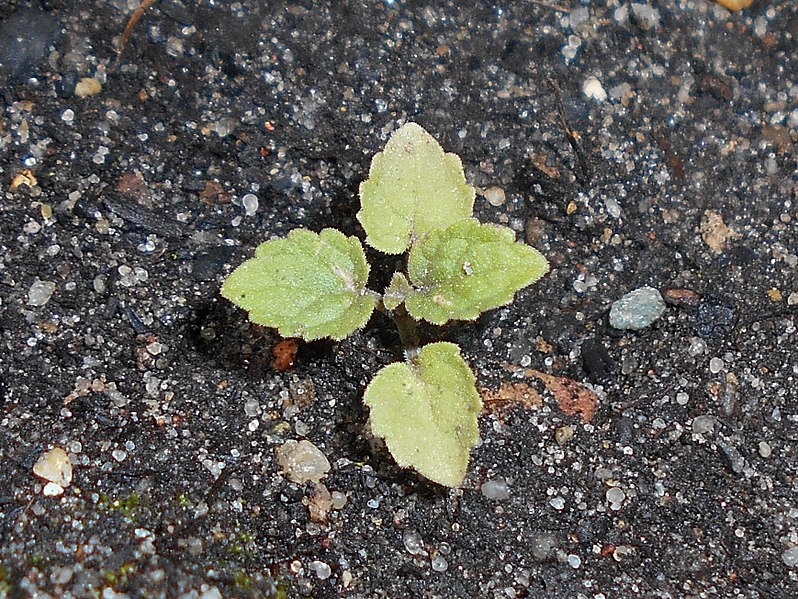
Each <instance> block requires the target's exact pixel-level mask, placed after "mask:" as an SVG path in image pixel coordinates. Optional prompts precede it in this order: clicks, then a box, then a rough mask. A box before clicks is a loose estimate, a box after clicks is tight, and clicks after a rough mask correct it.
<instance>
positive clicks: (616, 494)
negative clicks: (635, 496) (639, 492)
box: [607, 487, 626, 511]
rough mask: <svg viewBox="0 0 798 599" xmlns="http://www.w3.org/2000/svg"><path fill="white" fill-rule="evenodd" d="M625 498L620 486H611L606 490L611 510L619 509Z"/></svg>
mask: <svg viewBox="0 0 798 599" xmlns="http://www.w3.org/2000/svg"><path fill="white" fill-rule="evenodd" d="M625 500H626V493H624V492H623V489H621V488H620V487H611V488H610V489H608V490H607V502H608V503H609V504H610V509H611V510H616V511H617V510H619V509H621V506H622V505H623V502H624V501H625Z"/></svg>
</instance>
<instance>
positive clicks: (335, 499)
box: [331, 491, 347, 510]
mask: <svg viewBox="0 0 798 599" xmlns="http://www.w3.org/2000/svg"><path fill="white" fill-rule="evenodd" d="M331 497H332V507H333V509H334V510H341V509H343V507H344V506H345V505H346V501H347V496H346V493H341V491H333V492H332V493H331Z"/></svg>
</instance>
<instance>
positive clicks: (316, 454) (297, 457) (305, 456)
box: [277, 439, 330, 484]
mask: <svg viewBox="0 0 798 599" xmlns="http://www.w3.org/2000/svg"><path fill="white" fill-rule="evenodd" d="M277 463H278V464H279V465H280V467H281V468H282V469H283V473H284V474H285V475H286V476H287V477H288V480H290V481H293V482H295V483H299V484H304V483H306V482H309V481H311V482H314V483H317V482H319V481H320V480H321V479H322V478H324V476H325V475H326V474H327V473H328V472H329V471H330V462H329V461H328V460H327V456H325V455H324V454H323V453H322V452H321V450H320V449H319V448H318V447H316V446H315V445H313V443H311V442H310V441H307V440H305V439H303V440H302V441H295V440H293V439H291V440H289V441H286V442H285V443H283V444H282V445H281V446H280V447H278V448H277Z"/></svg>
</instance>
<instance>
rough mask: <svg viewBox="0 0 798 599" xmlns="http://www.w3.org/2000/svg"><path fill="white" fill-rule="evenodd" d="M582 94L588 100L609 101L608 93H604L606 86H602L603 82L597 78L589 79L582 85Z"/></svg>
mask: <svg viewBox="0 0 798 599" xmlns="http://www.w3.org/2000/svg"><path fill="white" fill-rule="evenodd" d="M582 93H583V94H585V95H586V96H587V97H588V98H591V99H593V100H598V101H599V102H605V101H606V100H607V92H606V91H604V86H603V85H601V81H599V80H598V79H596V78H595V77H588V78H587V79H585V81H584V83H583V84H582Z"/></svg>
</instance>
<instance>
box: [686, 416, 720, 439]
mask: <svg viewBox="0 0 798 599" xmlns="http://www.w3.org/2000/svg"><path fill="white" fill-rule="evenodd" d="M717 422H718V419H717V418H715V417H714V416H709V415H703V416H696V417H695V418H693V424H692V428H691V430H692V431H693V434H695V435H705V434H707V433H711V432H712V431H714V430H715V425H716V424H717Z"/></svg>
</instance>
